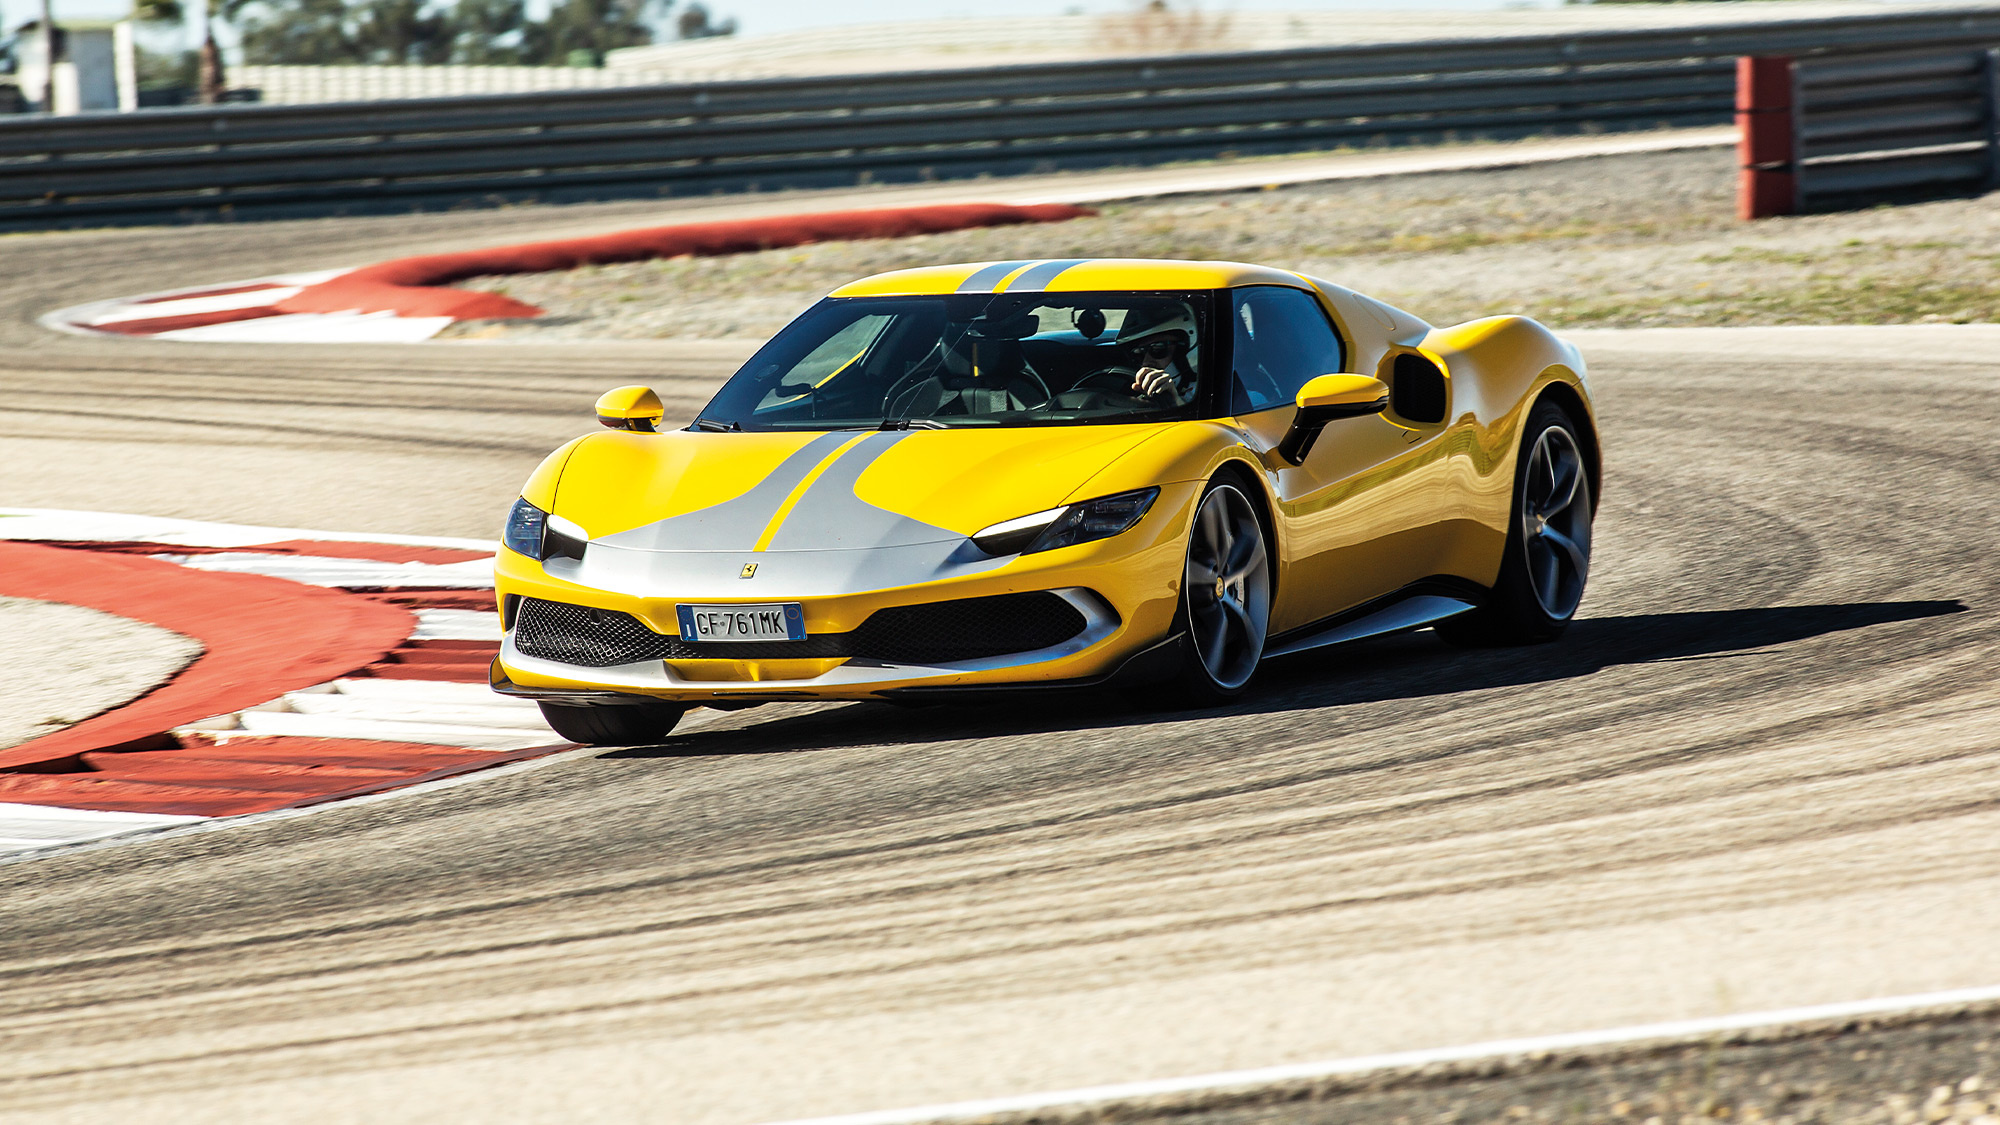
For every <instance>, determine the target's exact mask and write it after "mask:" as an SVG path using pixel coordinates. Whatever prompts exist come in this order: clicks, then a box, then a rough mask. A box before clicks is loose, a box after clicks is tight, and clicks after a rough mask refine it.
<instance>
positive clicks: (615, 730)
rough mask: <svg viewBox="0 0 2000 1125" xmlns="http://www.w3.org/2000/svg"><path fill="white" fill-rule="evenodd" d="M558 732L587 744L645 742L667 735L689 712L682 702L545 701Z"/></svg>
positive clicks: (547, 715) (544, 713) (546, 715)
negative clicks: (610, 702)
mask: <svg viewBox="0 0 2000 1125" xmlns="http://www.w3.org/2000/svg"><path fill="white" fill-rule="evenodd" d="M541 708H542V718H543V719H545V720H547V721H548V724H549V726H550V727H552V728H554V730H555V732H556V733H557V734H559V735H562V736H563V737H564V738H566V739H568V740H570V741H571V742H580V743H582V744H583V745H585V746H645V745H649V744H651V743H655V742H658V741H660V740H661V739H663V738H665V737H666V736H667V735H668V733H669V732H671V731H672V730H673V729H674V724H676V723H678V722H680V721H681V716H682V715H684V714H686V713H687V707H686V706H685V705H683V704H679V703H613V704H604V703H542V704H541Z"/></svg>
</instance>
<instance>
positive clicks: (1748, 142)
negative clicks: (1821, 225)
mask: <svg viewBox="0 0 2000 1125" xmlns="http://www.w3.org/2000/svg"><path fill="white" fill-rule="evenodd" d="M1795 90H1796V84H1795V83H1794V81H1793V71H1792V60H1791V58H1790V57H1789V56H1784V55H1777V56H1769V57H1762V58H1752V57H1749V56H1745V57H1743V58H1739V59H1737V60H1736V128H1737V141H1736V152H1737V156H1738V157H1739V160H1738V163H1739V164H1740V165H1741V166H1742V171H1741V173H1740V174H1739V179H1738V181H1737V192H1736V215H1737V217H1738V218H1741V219H1762V218H1766V217H1769V216H1771V215H1790V214H1794V213H1796V212H1797V211H1798V209H1799V183H1798V135H1797V134H1798V130H1797V127H1796V120H1797V118H1796V115H1795V114H1794V113H1793V105H1794V102H1793V97H1794V91H1795Z"/></svg>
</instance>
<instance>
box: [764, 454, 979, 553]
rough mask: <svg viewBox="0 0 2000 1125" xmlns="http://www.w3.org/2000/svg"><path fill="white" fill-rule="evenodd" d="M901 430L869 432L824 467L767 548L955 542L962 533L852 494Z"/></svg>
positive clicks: (787, 549) (846, 546) (801, 549)
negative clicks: (933, 524)
mask: <svg viewBox="0 0 2000 1125" xmlns="http://www.w3.org/2000/svg"><path fill="white" fill-rule="evenodd" d="M909 436H910V435H909V434H907V433H880V434H869V435H868V436H867V437H866V438H864V439H862V442H861V444H860V445H857V446H855V447H854V448H853V449H850V450H848V451H847V454H846V456H844V457H842V458H841V459H840V460H838V461H835V462H834V463H833V464H832V465H830V466H828V467H827V470H826V471H825V472H823V473H821V474H820V475H819V476H818V477H817V478H815V479H814V481H813V482H812V487H810V488H808V489H806V493H805V495H804V496H801V497H799V502H798V503H797V504H795V505H793V506H792V510H791V514H789V515H787V516H786V517H785V522H784V524H783V526H781V527H779V528H778V532H777V534H776V535H774V536H772V538H771V544H770V549H771V550H773V551H827V550H833V551H838V550H845V549H850V548H855V547H903V546H909V545H912V544H916V543H945V542H952V543H955V542H957V541H959V540H962V539H964V538H965V536H963V535H961V534H959V533H958V532H955V531H949V530H947V529H945V528H942V527H934V526H932V525H930V524H927V523H924V522H923V521H922V520H913V519H911V518H910V517H908V516H901V515H897V514H896V513H894V512H891V511H888V510H887V509H883V508H878V507H876V506H875V505H873V504H870V503H868V502H867V501H865V500H863V499H861V497H859V496H857V495H855V492H854V486H855V484H856V483H857V482H858V481H860V479H861V474H862V473H865V472H867V471H868V470H869V469H870V468H872V467H873V466H874V464H875V462H876V461H877V460H878V459H880V458H881V456H882V455H883V454H884V453H887V452H889V450H890V448H891V447H893V446H894V445H895V444H896V443H897V442H899V441H902V440H903V439H904V438H907V437H909Z"/></svg>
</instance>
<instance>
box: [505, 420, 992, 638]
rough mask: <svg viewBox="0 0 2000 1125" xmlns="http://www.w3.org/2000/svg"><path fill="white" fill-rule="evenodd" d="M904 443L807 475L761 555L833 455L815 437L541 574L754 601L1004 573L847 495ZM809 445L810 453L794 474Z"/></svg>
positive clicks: (931, 530) (937, 532)
mask: <svg viewBox="0 0 2000 1125" xmlns="http://www.w3.org/2000/svg"><path fill="white" fill-rule="evenodd" d="M824 436H825V437H830V438H833V439H834V441H835V442H836V443H840V442H846V441H849V440H852V438H853V435H852V434H849V433H839V432H836V433H832V434H828V435H824ZM910 436H912V435H910V434H909V433H903V432H884V433H876V434H869V435H868V436H867V437H865V438H863V439H862V440H861V441H859V442H857V443H855V445H854V446H853V447H852V448H850V449H848V450H847V452H846V453H844V454H842V455H841V456H840V457H839V459H837V460H835V461H834V462H833V463H832V464H831V465H828V466H827V467H826V469H825V470H824V471H822V472H821V473H820V475H819V476H818V477H816V478H814V480H813V482H812V484H811V485H810V486H808V487H807V489H806V490H805V493H804V494H803V495H801V496H800V497H799V499H798V501H797V502H796V503H795V504H794V505H793V506H792V509H791V511H790V512H789V513H788V514H787V515H786V517H785V520H784V522H783V523H782V524H781V525H779V527H778V528H777V530H776V531H775V532H774V534H773V536H772V541H771V544H770V549H769V550H768V551H764V552H757V551H754V550H753V549H752V548H753V547H754V545H755V543H756V541H757V539H758V538H759V537H760V536H761V535H762V533H763V530H764V528H765V527H766V526H767V525H768V524H769V522H770V520H771V519H772V518H774V517H775V516H776V515H777V511H778V508H779V507H780V506H781V505H782V504H783V503H784V500H785V497H786V496H789V495H790V494H791V490H792V489H793V488H796V487H797V485H798V482H799V481H800V480H801V479H803V478H804V476H805V475H806V474H807V473H809V472H810V471H811V470H812V467H813V466H814V465H817V464H819V463H820V461H821V460H823V459H824V456H825V454H828V453H831V452H832V449H833V448H834V447H830V446H828V445H823V444H821V443H820V441H819V440H816V441H814V442H813V443H812V444H809V445H807V446H806V447H805V448H804V449H801V450H800V451H799V452H798V453H795V454H793V455H792V457H790V458H787V459H786V461H785V463H784V464H783V465H780V466H779V467H778V470H777V471H776V472H774V473H772V475H771V476H770V477H767V478H766V479H765V480H764V482H763V483H761V484H759V485H758V486H757V487H756V488H754V489H752V490H751V491H750V492H748V493H745V494H744V495H743V496H741V497H738V498H737V499H736V500H731V501H727V502H725V503H723V504H718V505H716V506H715V507H713V508H705V509H703V510H702V511H699V512H690V513H688V514H686V515H681V516H675V517H673V518H671V519H665V520H661V521H659V522H658V523H654V524H649V525H648V526H646V527H642V528H637V529H634V530H632V531H626V532H621V533H619V534H617V535H610V536H606V537H604V538H603V539H598V540H594V541H593V542H592V543H591V544H590V548H589V550H587V551H585V552H584V558H583V559H582V560H576V559H564V558H556V559H550V560H549V561H548V562H547V563H545V564H544V566H545V567H546V569H547V570H548V573H549V574H550V575H552V576H554V577H557V578H561V579H564V580H566V581H570V582H576V583H580V584H582V585H585V586H591V587H595V588H597V589H600V590H612V591H616V592H619V593H626V594H633V595H637V596H641V597H671V598H675V599H701V598H713V599H718V600H729V601H740V600H742V599H744V598H745V597H747V596H749V593H750V591H749V590H746V587H749V586H751V585H752V584H753V583H754V586H755V590H756V592H757V595H758V596H760V597H787V598H798V597H823V596H828V595H839V594H850V593H858V592H861V591H866V590H883V589H891V588H894V587H899V586H914V585H918V584H921V583H925V582H933V581H936V580H938V579H940V578H944V577H947V576H951V575H963V574H975V573H978V572H980V571H984V570H991V569H993V568H994V567H998V566H1003V565H1005V564H1006V563H1007V561H1008V560H1007V559H1005V558H994V557H992V556H990V555H988V554H986V553H985V552H984V551H981V550H979V549H978V548H977V547H974V546H973V545H972V543H971V541H970V540H968V539H967V538H966V537H965V536H964V535H961V534H960V533H958V532H955V531H951V530H949V529H947V528H942V527H935V526H933V525H931V524H927V523H925V522H923V521H922V520H915V519H911V518H909V517H908V516H903V515H898V514H896V513H895V512H891V511H888V510H887V509H884V508H878V507H876V506H875V505H873V504H870V503H868V502H866V501H864V500H862V499H861V498H860V497H859V496H858V495H856V494H855V486H856V484H857V483H858V482H859V481H860V479H861V475H862V474H863V473H865V472H867V471H868V469H869V468H870V467H872V466H873V465H874V464H875V462H876V461H877V460H879V459H880V458H881V457H882V455H883V454H884V453H887V452H888V451H889V450H890V449H891V448H892V447H894V446H895V445H896V443H898V442H900V441H903V440H905V439H906V438H909V437H910ZM816 448H817V450H818V451H819V453H820V456H819V457H817V458H815V459H813V460H812V461H810V462H809V463H806V464H805V467H804V468H803V469H799V468H797V467H796V462H798V461H799V460H801V459H803V458H804V457H805V456H806V455H807V454H808V453H809V452H813V451H814V450H815V449H816ZM780 477H782V478H783V483H785V484H786V485H787V487H786V488H785V489H784V490H783V492H782V493H781V492H778V491H777V490H776V489H775V488H774V487H773V482H774V481H776V480H778V478H780ZM753 498H754V499H753ZM725 508H729V509H731V510H730V511H728V512H724V511H723V509H725ZM749 562H755V563H756V564H757V571H756V577H755V579H753V580H752V581H750V582H746V581H745V580H744V579H743V577H742V572H743V565H744V564H745V563H749ZM767 591H768V593H767Z"/></svg>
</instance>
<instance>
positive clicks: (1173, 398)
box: [1132, 367, 1186, 406]
mask: <svg viewBox="0 0 2000 1125" xmlns="http://www.w3.org/2000/svg"><path fill="white" fill-rule="evenodd" d="M1132 392H1133V393H1134V394H1140V395H1144V396H1146V397H1147V398H1149V399H1151V400H1152V401H1154V402H1164V403H1166V404H1167V405H1169V406H1180V405H1182V404H1183V403H1184V402H1185V401H1186V400H1184V399H1182V398H1181V388H1180V381H1179V380H1177V379H1175V378H1174V377H1173V375H1172V374H1171V373H1169V372H1166V371H1162V370H1160V369H1159V368H1157V367H1141V368H1140V369H1139V372H1138V374H1136V375H1134V376H1133V377H1132Z"/></svg>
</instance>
